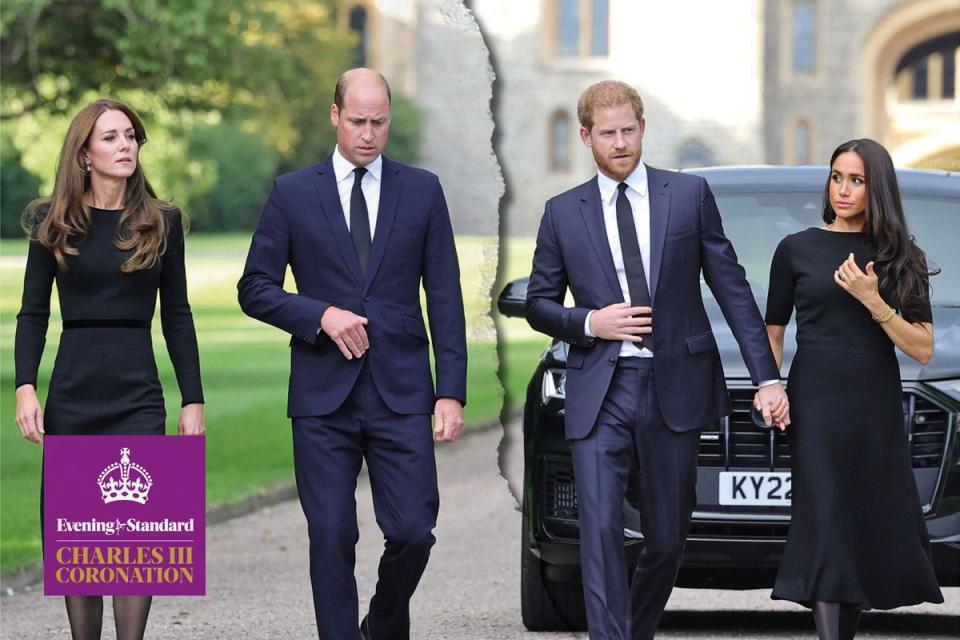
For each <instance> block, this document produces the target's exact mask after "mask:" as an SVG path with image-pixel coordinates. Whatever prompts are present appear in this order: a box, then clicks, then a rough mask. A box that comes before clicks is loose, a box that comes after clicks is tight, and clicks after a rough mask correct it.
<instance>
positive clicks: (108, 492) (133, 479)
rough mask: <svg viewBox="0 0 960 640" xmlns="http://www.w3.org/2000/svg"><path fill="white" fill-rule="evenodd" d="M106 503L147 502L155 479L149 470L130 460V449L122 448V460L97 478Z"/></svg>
mask: <svg viewBox="0 0 960 640" xmlns="http://www.w3.org/2000/svg"><path fill="white" fill-rule="evenodd" d="M117 472H119V473H117ZM97 484H98V485H100V494H101V497H102V498H103V501H104V503H106V504H110V503H111V502H138V503H140V504H146V502H147V494H149V493H150V487H151V486H152V485H153V480H151V478H150V474H149V473H147V470H146V469H144V468H143V467H141V466H140V465H139V464H135V463H132V462H130V449H128V448H126V447H124V448H122V449H120V462H114V463H113V464H111V465H110V466H108V467H107V468H106V469H104V470H103V471H102V472H101V473H100V477H99V478H97Z"/></svg>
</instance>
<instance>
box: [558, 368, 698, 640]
mask: <svg viewBox="0 0 960 640" xmlns="http://www.w3.org/2000/svg"><path fill="white" fill-rule="evenodd" d="M656 391H657V390H656V375H655V373H654V366H653V359H652V358H621V359H620V360H619V361H618V363H617V368H616V371H615V372H614V374H613V379H612V380H611V382H610V387H609V389H608V390H607V393H606V396H605V397H604V400H603V405H602V406H601V409H600V414H599V416H598V418H597V422H596V424H595V425H594V428H593V429H592V430H591V431H590V432H589V433H588V434H587V436H586V437H585V438H582V439H580V440H573V441H572V442H571V445H572V448H573V465H574V475H575V477H576V483H577V495H578V504H579V513H580V558H581V570H582V573H583V591H584V599H585V603H586V611H587V625H588V628H589V631H590V638H591V640H647V639H649V638H653V634H654V631H655V629H656V627H657V623H658V622H659V620H660V616H661V615H662V614H663V609H664V607H665V606H666V604H667V600H668V599H669V597H670V592H671V591H672V590H673V585H674V582H675V581H676V577H677V570H678V569H679V567H680V560H681V557H682V555H683V546H684V543H685V542H686V537H687V532H688V530H689V528H690V516H691V514H692V513H693V508H694V506H695V505H696V480H697V450H698V448H699V444H700V435H699V431H698V430H694V431H689V432H686V433H677V432H675V431H672V430H671V429H669V428H668V427H667V425H666V424H665V423H664V420H663V416H662V415H661V414H660V406H659V403H658V401H657V392H656ZM628 483H630V484H631V485H632V486H631V487H630V488H631V494H632V496H634V497H636V499H637V504H636V505H635V506H636V507H637V509H638V510H639V512H640V522H641V529H642V533H643V538H644V543H643V548H642V551H641V552H640V555H639V558H638V560H637V566H636V567H635V568H634V569H633V576H632V580H630V579H628V578H629V570H628V568H627V559H626V551H625V547H624V532H623V526H624V522H623V501H624V497H625V495H626V493H625V492H626V489H627V486H628ZM628 582H629V586H628Z"/></svg>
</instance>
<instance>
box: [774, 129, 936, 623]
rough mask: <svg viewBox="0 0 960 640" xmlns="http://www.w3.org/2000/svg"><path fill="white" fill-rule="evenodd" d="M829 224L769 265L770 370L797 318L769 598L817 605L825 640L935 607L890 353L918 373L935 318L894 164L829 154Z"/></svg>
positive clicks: (859, 151) (860, 143) (878, 150)
mask: <svg viewBox="0 0 960 640" xmlns="http://www.w3.org/2000/svg"><path fill="white" fill-rule="evenodd" d="M823 223H824V225H823V227H811V228H809V229H807V230H805V231H801V232H799V233H795V234H793V235H790V236H787V237H786V238H784V239H783V241H781V243H780V246H779V247H777V250H776V253H775V254H774V257H773V263H772V265H771V267H770V289H769V295H768V299H767V312H766V321H767V334H768V336H769V338H770V344H771V347H772V348H773V353H774V356H775V357H776V359H777V363H778V364H780V363H781V362H782V358H783V339H784V331H785V329H786V324H787V323H788V322H789V320H790V316H791V314H792V313H793V310H794V308H796V310H797V351H796V355H795V356H794V359H793V363H792V364H791V366H790V377H789V382H788V385H787V395H788V396H789V398H790V407H791V408H790V414H791V416H790V418H791V425H790V428H789V431H788V437H789V440H790V448H791V461H792V467H793V468H792V473H793V506H792V519H791V523H790V531H789V534H788V536H787V545H786V549H785V551H784V557H783V560H782V562H781V564H780V571H779V573H778V574H777V581H776V584H775V586H774V588H773V597H774V598H782V599H785V600H792V601H794V602H798V603H800V604H803V605H805V606H808V607H810V608H811V609H813V614H814V621H815V623H816V627H817V632H818V634H819V636H820V638H821V639H822V640H848V639H850V638H853V637H854V635H855V634H856V630H857V623H858V620H859V615H860V611H862V610H864V609H871V608H872V609H893V608H895V607H900V606H904V605H910V604H917V603H920V602H943V596H942V595H941V593H940V588H939V586H938V585H937V579H936V576H935V574H934V570H933V566H932V564H931V562H930V545H929V539H928V534H927V529H926V525H925V523H924V520H923V513H922V510H921V506H920V497H919V495H918V493H917V486H916V484H915V481H914V478H913V471H912V468H911V463H910V455H909V449H908V444H907V438H906V434H905V432H904V428H903V408H902V406H901V402H902V397H903V390H902V389H901V386H900V367H899V364H898V362H897V356H896V352H895V349H899V350H900V351H902V352H903V353H904V354H906V355H907V356H909V357H911V358H913V359H914V360H916V361H918V362H920V363H921V364H926V363H927V362H929V360H930V358H931V357H932V356H933V324H932V323H933V316H932V313H931V309H930V299H929V284H928V278H929V276H931V275H934V274H935V273H937V271H936V270H933V271H931V270H930V269H929V268H928V266H927V262H926V258H925V256H924V252H923V250H921V249H920V247H918V246H917V244H916V242H915V241H914V238H913V236H912V235H910V232H909V230H908V227H907V222H906V218H905V217H904V213H903V205H902V204H901V201H900V191H899V187H898V185H897V175H896V172H895V171H894V168H893V162H892V160H891V159H890V154H888V153H887V150H886V149H884V148H883V147H882V146H881V145H880V144H879V143H877V142H874V141H873V140H867V139H863V140H851V141H849V142H846V143H844V144H842V145H840V146H839V147H838V148H837V149H836V151H834V152H833V156H832V157H831V158H830V173H829V175H828V177H827V184H826V189H825V194H824V207H823Z"/></svg>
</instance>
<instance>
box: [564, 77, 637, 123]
mask: <svg viewBox="0 0 960 640" xmlns="http://www.w3.org/2000/svg"><path fill="white" fill-rule="evenodd" d="M625 102H626V103H629V104H630V106H631V107H633V112H634V113H635V114H636V115H637V120H640V119H641V118H643V100H642V99H641V98H640V94H639V93H637V91H636V89H634V88H633V87H631V86H630V85H628V84H627V83H626V82H620V81H619V80H601V81H600V82H596V83H594V84H592V85H590V86H589V87H587V90H586V91H584V92H583V94H582V95H581V96H580V100H579V102H577V117H578V118H579V119H580V126H582V127H586V129H587V130H590V129H592V128H593V114H594V112H595V111H596V109H597V108H598V107H603V108H606V107H616V106H619V105H621V104H623V103H625Z"/></svg>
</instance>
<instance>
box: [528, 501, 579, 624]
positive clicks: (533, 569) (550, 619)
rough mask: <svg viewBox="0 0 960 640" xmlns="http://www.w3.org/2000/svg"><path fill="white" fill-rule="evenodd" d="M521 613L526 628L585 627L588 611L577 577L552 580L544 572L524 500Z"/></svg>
mask: <svg viewBox="0 0 960 640" xmlns="http://www.w3.org/2000/svg"><path fill="white" fill-rule="evenodd" d="M520 556H521V559H520V613H521V616H522V618H523V626H524V627H526V628H527V630H528V631H585V630H586V628H587V613H586V609H585V608H584V602H583V584H582V583H581V581H580V580H579V579H577V580H569V581H566V582H555V581H553V580H550V579H548V578H547V577H546V576H545V575H544V572H543V562H541V560H540V558H538V557H537V556H536V554H534V553H533V551H532V550H531V549H530V525H529V522H528V518H527V505H526V500H524V504H523V525H522V532H521V536H520Z"/></svg>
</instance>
